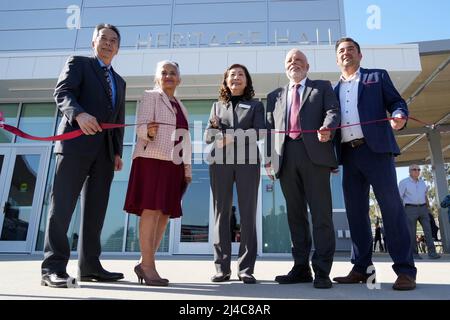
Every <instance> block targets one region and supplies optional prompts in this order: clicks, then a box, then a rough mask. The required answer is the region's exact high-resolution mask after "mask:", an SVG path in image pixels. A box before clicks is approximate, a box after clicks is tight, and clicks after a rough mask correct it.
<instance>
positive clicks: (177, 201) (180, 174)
mask: <svg viewBox="0 0 450 320" xmlns="http://www.w3.org/2000/svg"><path fill="white" fill-rule="evenodd" d="M172 105H173V107H174V109H176V110H177V128H179V127H182V128H186V127H187V125H188V123H187V121H186V118H185V117H184V115H183V112H182V110H181V108H180V106H179V105H178V104H177V103H173V104H172ZM179 142H180V140H179V141H176V143H175V144H177V143H179ZM186 187H187V183H186V180H185V175H184V165H183V164H174V163H173V162H172V161H166V160H159V159H153V158H144V157H137V158H135V159H134V160H133V163H132V165H131V172H130V179H129V181H128V190H127V195H126V198H125V205H124V210H125V211H126V212H128V213H133V214H137V215H139V216H140V215H141V214H142V211H143V210H144V209H149V210H161V211H162V212H163V214H166V215H170V217H171V218H178V217H181V216H182V215H183V213H182V210H181V197H182V196H183V194H184V192H185V191H186Z"/></svg>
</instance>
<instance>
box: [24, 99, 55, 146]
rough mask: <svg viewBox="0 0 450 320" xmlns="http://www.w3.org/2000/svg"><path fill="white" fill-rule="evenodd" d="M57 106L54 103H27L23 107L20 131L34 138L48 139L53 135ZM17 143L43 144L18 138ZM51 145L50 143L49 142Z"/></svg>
mask: <svg viewBox="0 0 450 320" xmlns="http://www.w3.org/2000/svg"><path fill="white" fill-rule="evenodd" d="M55 115H56V106H55V104H54V103H26V104H23V106H22V114H21V115H20V120H19V129H20V130H22V131H24V132H26V133H28V134H30V135H33V136H38V137H48V136H51V135H52V133H53V128H54V124H55ZM16 142H17V143H36V142H39V143H42V141H33V140H28V139H23V138H19V137H18V138H17V140H16ZM49 143H50V142H49Z"/></svg>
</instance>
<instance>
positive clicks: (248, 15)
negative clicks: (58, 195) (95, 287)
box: [0, 0, 420, 255]
mask: <svg viewBox="0 0 450 320" xmlns="http://www.w3.org/2000/svg"><path fill="white" fill-rule="evenodd" d="M342 6H343V1H342V0H314V1H304V0H299V1H292V0H248V1H236V0H220V1H219V0H216V1H215V0H111V1H108V2H105V1H100V0H43V1H39V2H36V1H31V0H28V1H27V0H15V1H11V0H6V1H2V2H1V3H0V111H2V112H3V114H4V117H5V123H7V124H9V125H13V126H17V127H18V128H20V129H21V130H23V131H25V132H27V133H29V134H32V135H37V136H51V135H53V134H54V133H55V130H56V127H57V124H58V122H59V120H60V117H61V115H60V113H59V112H58V110H57V108H56V106H55V103H54V101H53V99H52V93H53V89H54V86H55V84H56V79H57V77H58V75H59V72H60V71H61V68H62V66H63V65H64V63H65V60H66V59H67V57H68V56H69V55H72V54H79V55H91V54H92V52H91V50H90V44H91V37H92V31H93V28H94V26H95V25H96V24H98V23H101V22H107V23H112V24H114V25H116V26H118V28H119V29H120V31H121V35H122V42H121V48H120V51H119V55H118V56H117V57H116V58H115V60H114V61H113V66H114V68H115V70H116V71H117V72H118V73H119V74H121V75H122V76H123V77H124V78H125V80H126V81H127V97H126V99H127V103H126V122H127V123H134V122H135V115H136V109H137V103H138V101H139V98H140V96H141V95H142V92H143V91H144V90H145V89H148V88H151V87H152V83H153V74H154V69H155V66H156V63H157V62H158V61H160V60H164V59H171V60H174V61H177V62H178V63H179V64H180V68H181V76H182V84H181V85H180V87H179V89H178V91H177V96H178V97H180V98H181V99H182V100H183V103H184V104H185V105H186V106H187V108H188V111H189V114H190V124H191V125H192V129H191V135H192V137H193V157H192V158H193V161H194V163H193V183H192V184H191V185H190V187H189V189H188V191H187V193H186V195H185V197H184V199H183V213H184V215H183V217H182V218H181V219H175V220H172V221H171V223H170V227H169V228H168V229H167V232H166V235H165V237H164V239H163V241H162V245H161V248H160V250H159V251H160V252H161V254H210V253H212V232H213V221H214V220H213V212H212V197H211V193H210V187H209V174H208V167H207V166H208V165H207V164H206V162H205V161H204V158H205V156H204V155H205V146H204V144H203V142H202V124H203V127H204V125H205V124H206V121H207V119H208V116H209V111H210V108H211V105H212V103H213V101H215V100H216V99H217V96H218V88H219V85H220V81H221V78H222V75H223V72H224V70H225V69H226V68H227V66H229V65H231V64H232V63H241V64H244V65H246V66H247V67H248V69H249V71H250V73H251V74H252V78H253V84H254V88H255V91H256V98H258V99H261V100H262V101H263V102H264V99H265V96H266V94H267V93H268V92H270V91H272V90H273V89H275V88H277V87H279V86H282V85H285V84H286V82H287V79H286V76H285V73H284V57H285V54H286V52H287V51H288V50H290V49H291V48H292V47H300V48H301V50H302V51H303V52H305V54H306V55H307V57H308V60H309V63H310V73H309V77H310V78H313V79H328V80H330V81H333V82H335V81H337V79H338V77H339V70H338V68H337V66H336V62H335V54H334V43H335V41H336V40H337V39H338V38H340V37H341V36H344V35H345V21H344V15H343V7H342ZM363 50H364V57H365V58H364V59H365V60H364V62H365V66H367V67H382V68H386V69H388V70H389V71H390V73H391V76H392V79H393V81H394V82H395V84H396V86H397V88H398V89H399V90H400V91H403V90H404V89H405V88H406V87H407V86H408V85H409V84H410V83H411V82H412V81H413V80H414V78H415V77H416V76H417V74H418V73H419V72H420V60H419V55H418V49H417V46H416V45H396V46H375V47H364V49H363ZM135 141H136V138H135V127H132V126H130V127H127V128H126V130H125V141H124V156H123V160H124V168H123V170H122V171H121V172H118V173H116V175H115V177H114V181H113V184H112V187H111V196H110V201H109V206H108V212H107V215H106V220H105V225H104V228H103V232H102V246H103V252H115V253H121V254H128V253H135V252H138V251H139V242H138V239H137V233H138V232H137V231H138V219H137V217H135V216H134V215H127V214H126V213H124V211H123V204H124V198H125V193H126V188H127V183H128V175H129V171H130V167H131V154H132V151H133V147H134V145H135ZM52 148H53V144H52V143H50V142H48V143H43V142H34V141H31V140H26V139H22V138H19V137H15V136H12V135H10V134H9V133H7V132H6V131H3V130H1V129H0V169H1V171H0V200H1V206H2V211H3V212H4V214H3V215H1V216H0V229H1V238H0V252H25V253H27V252H28V253H30V252H40V251H42V249H43V236H44V231H45V224H46V217H47V210H48V205H49V199H50V190H51V186H52V180H53V175H54V166H55V156H54V154H53V153H52ZM261 173H262V178H261V183H260V188H259V200H258V215H257V217H258V220H257V221H258V248H259V249H258V250H259V254H260V255H272V254H273V255H277V254H290V239H289V229H288V226H287V218H286V206H285V203H284V199H283V196H282V193H281V189H280V186H279V183H278V182H276V183H272V182H271V181H270V180H269V179H268V178H267V177H266V176H265V172H264V170H262V171H261ZM330 183H331V184H332V194H333V213H334V215H333V217H334V222H335V229H336V230H335V231H336V240H337V242H336V243H337V250H349V249H350V243H349V238H350V233H349V231H348V226H347V221H346V218H345V207H344V201H343V196H342V189H341V176H340V174H335V175H333V176H332V178H331V181H330ZM234 198H235V200H234V201H235V202H236V203H237V199H236V197H234ZM237 216H238V217H237V224H238V225H239V212H237ZM81 219H82V217H81V216H80V208H79V205H78V206H77V208H76V211H75V213H74V216H73V219H72V223H71V225H70V228H69V232H68V238H69V240H70V243H71V248H72V250H73V251H76V249H77V245H78V233H79V226H80V220H81ZM238 240H239V234H237V236H236V241H238ZM234 246H235V248H234V250H237V246H238V243H236V244H234Z"/></svg>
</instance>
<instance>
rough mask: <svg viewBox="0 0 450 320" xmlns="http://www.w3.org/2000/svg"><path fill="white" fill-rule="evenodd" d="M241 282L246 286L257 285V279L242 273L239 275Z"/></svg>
mask: <svg viewBox="0 0 450 320" xmlns="http://www.w3.org/2000/svg"><path fill="white" fill-rule="evenodd" d="M238 278H239V280H241V281H242V282H243V283H246V284H254V283H256V279H255V277H254V276H253V275H252V274H248V273H241V274H239V275H238Z"/></svg>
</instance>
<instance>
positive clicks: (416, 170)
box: [411, 168, 420, 171]
mask: <svg viewBox="0 0 450 320" xmlns="http://www.w3.org/2000/svg"><path fill="white" fill-rule="evenodd" d="M411 171H420V169H416V168H414V169H411Z"/></svg>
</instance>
